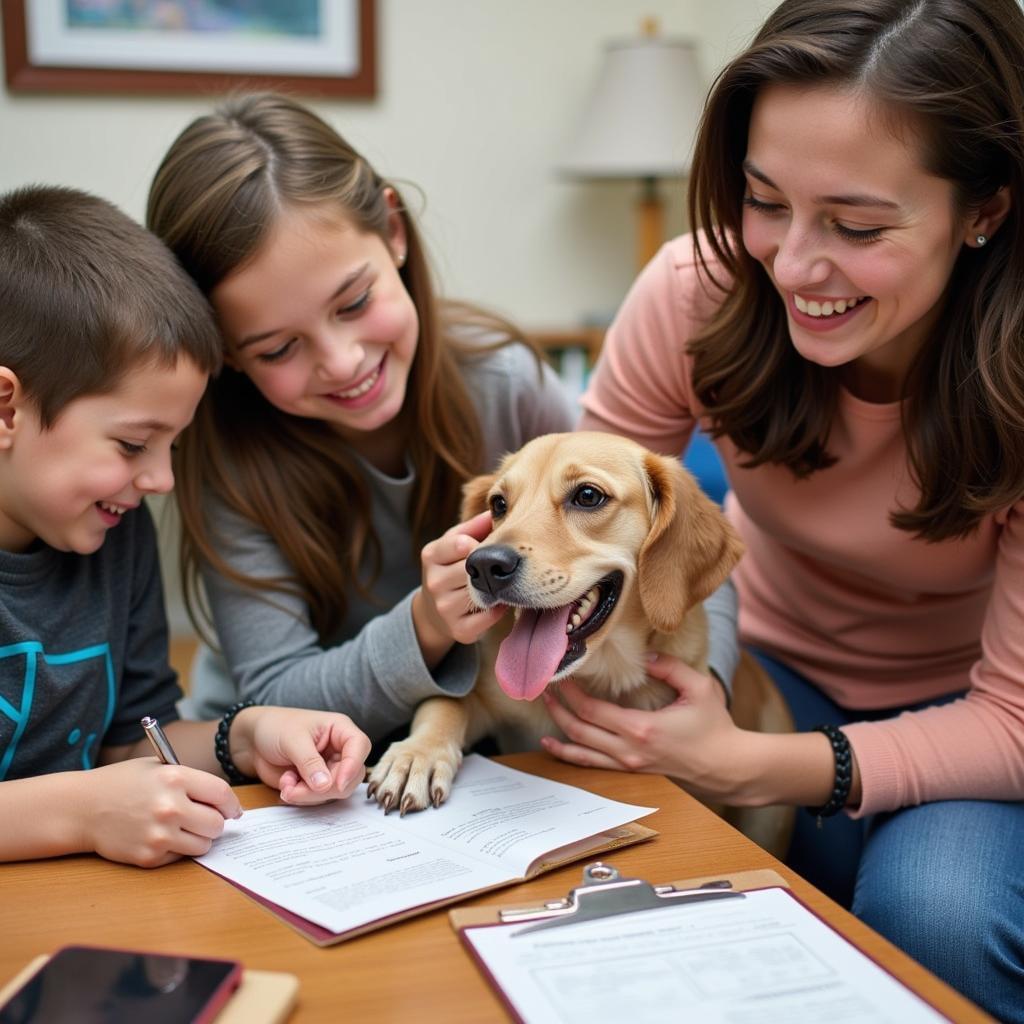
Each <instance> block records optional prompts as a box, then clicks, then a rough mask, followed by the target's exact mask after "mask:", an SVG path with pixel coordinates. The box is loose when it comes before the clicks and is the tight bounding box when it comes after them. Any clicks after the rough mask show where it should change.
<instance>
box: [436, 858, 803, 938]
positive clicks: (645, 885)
mask: <svg viewBox="0 0 1024 1024" xmlns="http://www.w3.org/2000/svg"><path fill="white" fill-rule="evenodd" d="M623 882H625V883H628V885H626V886H624V885H622V884H616V883H623ZM769 888H779V889H789V883H788V882H787V881H786V880H785V879H784V878H783V877H782V875H780V874H779V873H778V872H777V871H772V870H770V869H768V868H762V869H758V870H756V871H733V872H730V873H729V877H728V878H723V877H722V875H721V874H717V875H700V876H698V877H696V878H684V879H678V880H676V881H673V882H666V883H664V884H660V885H651V884H650V883H649V882H646V881H644V880H643V879H632V878H631V879H623V878H622V876H621V875H620V874H619V872H618V870H617V869H616V868H613V867H612V866H611V865H610V864H605V863H603V862H602V861H597V862H596V863H594V864H588V865H587V866H586V867H585V868H584V869H583V885H582V886H580V887H579V888H576V889H572V890H571V891H570V892H569V894H568V895H567V896H564V897H559V898H558V899H552V900H549V901H546V902H545V903H544V904H543V905H538V904H537V903H536V902H534V903H521V904H514V905H510V906H487V907H459V908H457V909H455V910H450V911H448V920H449V922H450V923H451V926H452V928H454V929H455V931H456V932H457V933H459V935H460V938H461V937H462V935H461V933H462V932H463V931H464V930H465V929H466V928H476V927H480V926H483V925H491V924H515V923H524V924H526V923H532V922H536V923H538V924H540V923H542V922H543V921H545V920H550V919H552V918H557V919H559V920H562V921H564V922H565V923H566V924H568V923H570V922H572V921H581V920H593V919H594V918H596V917H605V916H614V915H615V914H624V913H632V912H634V911H639V910H648V909H650V908H651V904H650V903H649V902H648V899H649V892H653V893H654V894H655V895H656V897H657V898H658V899H662V900H664V901H665V903H666V904H667V903H671V902H674V901H676V900H678V899H680V898H683V902H686V899H685V897H686V896H687V895H689V894H690V893H701V894H706V893H712V892H718V893H723V892H729V893H733V894H739V893H743V892H748V891H752V890H754V889H769ZM705 898H706V897H705ZM693 902H698V900H697V899H696V898H695V899H694V900H693ZM581 909H582V911H583V912H582V913H581ZM553 912H554V913H553ZM577 915H578V916H577Z"/></svg>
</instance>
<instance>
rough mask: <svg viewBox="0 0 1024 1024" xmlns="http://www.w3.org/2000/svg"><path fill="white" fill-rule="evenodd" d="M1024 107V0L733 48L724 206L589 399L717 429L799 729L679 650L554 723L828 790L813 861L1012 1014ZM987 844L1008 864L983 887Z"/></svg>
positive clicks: (665, 768)
mask: <svg viewBox="0 0 1024 1024" xmlns="http://www.w3.org/2000/svg"><path fill="white" fill-rule="evenodd" d="M1022 111H1024V12H1022V9H1021V7H1020V5H1019V4H1018V3H1017V2H1016V0H837V2H834V3H832V2H822V0H786V2H784V3H782V4H781V5H780V6H779V7H778V9H777V10H776V11H775V12H774V13H773V14H772V15H771V16H770V17H769V18H768V20H767V22H766V23H765V25H764V27H763V28H762V29H761V31H760V32H759V33H758V35H757V37H756V38H755V39H754V41H753V42H752V43H751V45H750V46H749V47H748V48H747V49H746V50H745V51H744V52H742V53H741V54H739V55H738V56H737V57H736V58H735V59H734V60H733V61H731V62H730V63H729V65H728V66H727V67H726V68H725V69H724V71H723V72H722V73H721V75H720V76H719V78H718V79H717V81H716V84H715V87H714V88H713V89H712V91H711V93H710V95H709V97H708V103H707V107H706V110H705V114H704V118H703V120H702V127H701V132H700V136H699V138H698V141H697V145H696V149H695V155H694V161H693V171H692V177H691V184H692V189H691V195H690V214H691V216H690V222H691V223H692V224H701V225H704V230H703V231H702V232H699V233H697V234H695V235H693V236H687V237H683V238H679V239H676V240H675V241H673V242H671V243H669V244H668V245H667V246H665V247H664V249H663V250H662V251H661V253H660V254H659V255H658V256H657V257H656V258H655V259H654V260H653V261H652V263H651V264H650V265H649V266H648V267H647V268H646V269H645V270H644V272H643V273H642V274H641V276H640V278H639V280H638V281H637V282H636V284H635V285H634V286H633V288H632V290H631V291H630V294H629V296H628V297H627V299H626V301H625V303H624V305H623V307H622V309H621V310H620V311H619V314H618V316H617V318H616V320H615V322H614V323H613V325H612V327H611V328H610V330H609V331H608V334H607V336H606V339H605V344H604V349H603V351H602V354H601V358H600V361H599V363H598V365H597V367H596V369H595V372H594V374H593V376H592V378H591V384H590V388H589V390H588V392H587V393H586V394H585V396H584V398H583V404H584V408H585V413H584V416H583V420H582V423H581V425H582V426H584V427H588V428H592V429H602V430H606V431H614V432H617V433H622V434H626V435H629V436H631V437H633V438H634V439H635V440H638V441H640V442H642V443H644V444H646V445H647V446H648V447H651V448H654V449H656V450H658V451H662V452H665V453H673V454H674V453H676V452H678V451H679V450H680V449H681V448H682V447H683V446H684V445H685V443H686V442H687V440H688V438H689V437H690V434H691V432H692V431H693V430H694V428H695V426H697V425H698V424H699V425H701V426H702V427H703V428H704V429H705V430H707V431H708V432H709V433H710V434H711V435H712V437H713V438H714V440H715V443H716V445H717V448H718V451H719V454H720V455H721V457H722V461H723V464H724V465H725V467H726V472H727V474H728V478H729V485H730V487H731V491H732V493H731V494H730V495H729V497H728V498H727V500H726V511H727V513H728V515H729V517H730V519H731V520H732V522H733V524H734V525H735V526H736V528H737V529H738V531H739V533H740V534H741V536H742V539H743V541H744V543H745V545H746V555H745V556H744V558H743V559H742V561H741V562H740V564H739V567H738V569H737V570H736V573H735V575H734V578H735V581H736V585H737V589H738V591H739V598H740V631H741V635H742V639H743V640H744V642H745V643H746V644H748V645H749V646H750V648H751V649H752V651H753V652H754V653H755V654H756V655H757V656H758V657H759V658H760V660H761V662H762V664H763V665H764V667H765V668H767V669H768V671H769V672H770V673H771V674H772V676H773V678H774V680H775V682H776V684H777V685H778V687H779V689H780V690H781V691H782V692H783V695H784V696H785V698H786V701H787V703H788V704H789V708H790V711H791V712H792V716H793V719H794V721H795V722H796V726H797V729H798V732H797V733H796V734H788V735H758V734H755V733H750V732H747V731H745V730H742V729H740V728H737V727H736V725H735V723H733V722H731V721H730V720H729V719H728V718H727V717H726V716H724V715H723V713H722V709H721V707H720V705H719V704H718V703H716V702H715V701H713V700H711V699H710V698H709V696H708V694H709V692H710V691H709V690H708V689H707V687H706V685H705V681H704V680H702V678H701V677H700V676H699V674H695V673H694V672H693V671H692V670H690V669H688V668H687V667H686V666H685V665H682V664H681V663H679V662H674V661H673V659H670V658H659V659H658V663H657V665H653V666H652V667H651V671H652V673H655V672H656V673H657V678H658V679H660V680H663V681H665V682H667V683H668V684H669V685H670V686H672V687H673V688H674V690H675V691H676V693H677V694H678V698H679V699H678V700H676V701H674V702H673V703H672V704H670V706H669V707H667V708H665V709H664V710H660V711H655V712H650V713H648V714H646V715H645V714H643V713H638V714H634V715H625V714H624V713H622V712H621V711H620V709H617V708H615V707H614V706H612V705H610V704H606V703H604V702H602V701H597V700H594V699H589V698H585V697H584V696H583V695H581V694H579V693H578V692H577V691H573V690H572V688H568V689H567V690H566V693H567V695H568V696H567V705H568V706H566V707H557V706H556V707H555V708H554V715H555V718H556V721H557V723H558V725H559V726H560V727H561V728H562V730H563V731H564V732H565V733H566V735H567V736H568V742H565V743H562V742H558V741H554V740H552V741H550V742H549V743H548V749H550V750H552V751H553V752H554V753H556V754H558V755H560V756H562V757H565V758H567V759H568V760H572V761H576V762H578V763H581V764H587V765H596V766H601V767H608V768H614V767H623V766H626V765H628V766H633V767H635V766H638V765H639V766H642V768H643V770H648V771H652V772H659V773H666V774H670V775H673V776H676V777H678V778H681V779H683V780H684V781H686V782H688V783H689V784H690V785H692V786H694V787H695V788H698V789H700V790H703V791H709V790H710V791H712V792H715V793H718V794H720V795H722V796H723V798H726V799H727V800H729V801H732V802H735V803H737V804H740V805H743V806H761V805H770V804H775V803H788V804H795V805H805V807H806V811H805V813H800V814H798V815H797V825H796V829H795V832H794V839H793V845H792V848H791V850H790V852H789V856H788V860H789V863H790V864H791V865H792V866H793V867H794V868H796V869H797V870H798V871H799V872H800V873H801V874H803V875H805V876H806V877H807V878H809V879H810V880H811V881H813V882H814V883H815V884H816V885H818V886H819V887H820V888H822V889H825V890H826V891H827V892H829V893H830V895H832V896H833V897H835V898H836V899H838V900H840V901H842V902H845V903H847V904H849V905H851V906H852V907H853V909H854V911H855V912H856V913H858V914H859V915H860V916H862V917H863V918H864V919H865V920H867V921H868V922H869V923H870V924H871V925H873V926H874V927H875V928H876V929H878V930H879V931H881V932H882V933H883V934H886V935H887V936H889V937H890V938H892V939H893V940H894V941H895V942H897V943H898V944H899V945H902V946H903V947H904V948H906V949H908V950H909V951H910V952H911V953H912V954H913V955H914V956H916V957H918V958H919V959H920V960H922V962H924V963H925V964H926V966H928V967H930V968H931V969H932V970H933V971H935V972H936V973H937V974H939V975H940V976H942V977H944V978H945V979H946V980H947V981H950V982H952V983H953V984H954V985H956V986H957V987H958V988H960V989H961V990H963V991H965V992H967V993H968V994H970V995H971V996H972V997H973V998H974V999H976V1000H977V1001H978V1002H979V1003H981V1004H982V1005H983V1006H985V1007H986V1008H987V1009H988V1010H989V1011H990V1012H991V1013H993V1014H994V1015H995V1016H996V1017H998V1018H999V1019H1001V1020H1015V1021H1020V1020H1024V991H1022V987H1021V980H1020V979H1021V977H1022V976H1024V932H1022V929H1021V921H1024V903H1022V897H1021V894H1022V892H1024V876H1022V873H1021V872H1022V862H1021V860H1020V858H1019V857H1018V856H1017V855H1016V854H1015V853H1011V852H1010V851H1011V850H1015V849H1016V848H1017V846H1018V845H1019V844H1020V843H1022V842H1024V738H1022V737H1024V728H1022V725H1024V608H1022V606H1021V602H1020V599H1019V595H1020V594H1021V593H1022V592H1024V483H1022V481H1024V285H1022V282H1024V215H1022V197H1024V121H1022V118H1024V113H1022ZM846 766H849V767H850V769H852V770H847V767H846ZM808 812H809V813H808ZM826 817H827V818H829V821H828V823H827V824H826V825H825V826H824V827H818V825H819V824H820V823H821V819H822V818H826ZM995 836H998V837H999V838H998V840H993V837H995ZM1004 840H1005V842H1004ZM964 863H971V864H972V865H974V870H977V871H980V872H981V873H982V874H983V876H984V877H985V878H986V880H987V881H986V892H985V893H983V894H982V893H977V894H972V895H970V896H967V895H966V894H964V891H963V889H962V885H961V875H960V872H961V870H962V869H961V865H963V864H964ZM951 921H955V922H956V924H955V928H956V930H957V934H958V937H959V938H960V943H958V945H961V944H962V945H964V946H969V947H970V948H972V949H977V950H979V951H981V953H980V955H979V956H978V957H975V958H974V959H973V961H972V962H971V963H970V964H967V963H966V961H965V959H964V958H963V957H961V956H960V955H959V954H958V952H957V950H956V949H953V948H951V947H950V944H949V942H948V931H949V927H950V922H951Z"/></svg>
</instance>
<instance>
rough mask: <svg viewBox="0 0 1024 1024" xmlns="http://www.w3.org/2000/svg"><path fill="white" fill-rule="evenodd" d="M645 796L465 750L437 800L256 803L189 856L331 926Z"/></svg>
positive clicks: (487, 872) (412, 897)
mask: <svg viewBox="0 0 1024 1024" xmlns="http://www.w3.org/2000/svg"><path fill="white" fill-rule="evenodd" d="M655 810H657V808H654V807H638V806H634V805H632V804H624V803H619V802H618V801H615V800H607V799H605V798H604V797H601V796H597V795H596V794H594V793H589V792H587V791H586V790H582V789H579V788H577V787H575V786H567V785H564V784H563V783H560V782H552V781H551V780H549V779H543V778H539V777H537V776H535V775H529V774H527V773H525V772H520V771H516V770H515V769H513V768H507V767H505V766H504V765H501V764H498V763H497V762H494V761H489V760H487V759H486V758H483V757H480V756H479V755H470V756H469V757H467V758H466V759H465V762H464V763H463V765H462V768H461V769H460V770H459V774H458V775H457V776H456V779H455V785H454V786H453V787H452V793H451V796H450V797H449V798H448V801H447V802H446V803H444V804H442V805H441V807H439V808H429V809H428V810H426V811H420V812H418V813H415V814H408V815H406V816H405V817H404V818H401V817H399V816H398V815H397V814H394V813H393V814H390V815H387V816H385V814H384V812H383V811H382V810H381V809H380V808H379V807H378V806H377V804H376V802H370V801H367V799H366V786H365V783H364V784H363V785H362V786H360V788H359V789H358V790H357V791H356V793H355V794H353V796H351V797H350V798H349V799H348V800H345V801H339V802H336V803H330V804H324V805H321V806H319V807H287V806H278V807H262V808H259V809H257V810H251V811H246V812H245V814H244V815H243V816H242V817H241V818H240V819H239V820H238V821H228V822H226V823H225V827H224V833H223V835H221V837H220V838H219V839H217V840H216V841H215V842H214V844H213V848H212V849H211V850H210V852H209V853H207V854H204V855H203V856H202V857H197V858H196V860H197V861H198V862H199V863H200V864H202V865H203V867H206V868H209V869H210V870H211V871H215V872H217V873H218V874H220V875H223V876H224V877H225V878H227V879H229V880H231V881H232V882H235V883H236V884H238V885H240V886H243V887H244V888H246V889H248V890H250V891H251V892H253V893H254V894H256V895H257V896H260V897H262V898H263V899H266V900H269V901H271V902H272V903H275V904H277V905H278V906H281V907H284V908H285V909H286V910H290V911H292V912H293V913H295V914H298V915H299V916H301V917H303V918H305V919H306V920H308V921H312V922H315V923H316V924H318V925H321V926H322V927H324V928H327V929H329V930H331V931H333V932H339V933H340V932H344V931H348V930H350V929H352V928H356V927H359V926H360V925H364V924H367V923H369V922H371V921H377V920H380V919H382V918H387V917H389V916H391V915H393V914H396V913H400V912H402V911H406V910H409V909H410V908H412V907H417V906H421V905H424V904H428V903H434V902H436V901H439V900H443V899H446V898H451V897H453V896H458V895H462V894H469V893H472V892H476V891H477V890H480V889H487V888H490V887H493V886H496V885H502V884H505V883H508V882H512V881H516V880H517V879H520V878H526V877H527V876H528V874H529V871H530V867H531V865H532V864H533V863H534V862H535V861H536V860H538V859H540V858H542V857H543V856H545V855H547V854H550V853H552V852H554V851H556V850H560V849H562V848H563V847H566V846H570V845H572V844H574V843H577V842H579V841H580V840H583V839H586V838H588V837H590V836H594V835H596V834H597V833H599V832H603V831H605V830H606V829H610V828H616V827H618V826H620V825H624V824H625V823H626V822H630V821H633V820H634V819H635V818H639V817H643V816H644V815H647V814H651V813H653V812H654V811H655Z"/></svg>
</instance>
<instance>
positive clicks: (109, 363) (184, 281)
mask: <svg viewBox="0 0 1024 1024" xmlns="http://www.w3.org/2000/svg"><path fill="white" fill-rule="evenodd" d="M181 355H185V356H187V357H188V358H189V359H190V360H192V362H193V363H195V364H196V366H197V367H199V369H201V370H203V371H205V372H206V373H212V372H214V371H216V370H217V369H218V368H219V367H220V359H221V344H220V339H219V336H218V334H217V329H216V327H215V325H214V322H213V317H212V315H211V312H210V307H209V305H208V304H207V302H206V299H205V298H203V296H202V294H201V292H200V291H199V289H198V288H197V287H196V286H195V283H194V282H193V281H192V280H191V279H190V278H189V276H188V275H187V274H186V273H184V271H182V269H181V267H180V266H178V264H177V262H176V261H175V259H174V256H173V255H172V254H171V252H170V251H169V250H168V249H167V247H166V246H165V245H163V244H162V243H161V242H160V240H159V239H158V238H157V237H156V236H155V235H153V234H151V233H150V232H148V231H147V230H146V229H145V228H143V227H142V226H141V225H140V224H136V223H135V221H133V220H132V219H131V218H130V217H129V216H128V215H127V214H124V213H122V212H121V211H120V210H118V209H117V208H116V207H115V206H113V205H112V204H111V203H108V202H107V201H106V200H105V199H100V198H99V197H98V196H93V195H88V194H87V193H85V192H79V191H76V190H75V189H70V188H59V187H55V186H43V185H33V186H30V187H27V188H22V189H18V190H16V191H14V192H9V193H8V194H7V195H5V196H2V197H0V364H2V365H4V366H7V367H8V368H9V369H11V370H13V371H14V372H15V373H16V374H17V375H18V379H19V381H20V382H21V385H22V387H23V388H24V389H25V394H26V395H27V396H28V397H29V398H30V399H31V400H32V401H33V402H34V403H35V405H36V408H37V410H38V413H39V419H40V423H41V424H42V426H43V427H44V429H45V428H49V427H52V426H53V424H54V423H55V422H56V420H57V418H58V417H59V416H60V413H61V412H62V411H63V409H64V408H65V407H66V406H67V405H68V404H69V403H71V402H73V401H74V400H75V399H76V398H81V397H82V396H84V395H96V394H109V393H110V392H111V391H113V390H115V389H116V388H117V386H118V384H119V383H120V382H121V381H122V380H123V379H124V377H125V375H126V374H128V373H129V372H130V371H131V370H132V369H133V368H135V367H137V366H139V365H140V364H143V363H150V362H152V363H156V364H157V365H160V366H171V367H173V366H174V365H175V363H176V362H177V360H178V358H179V357H180V356H181Z"/></svg>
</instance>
